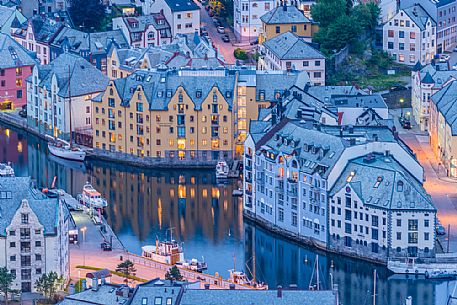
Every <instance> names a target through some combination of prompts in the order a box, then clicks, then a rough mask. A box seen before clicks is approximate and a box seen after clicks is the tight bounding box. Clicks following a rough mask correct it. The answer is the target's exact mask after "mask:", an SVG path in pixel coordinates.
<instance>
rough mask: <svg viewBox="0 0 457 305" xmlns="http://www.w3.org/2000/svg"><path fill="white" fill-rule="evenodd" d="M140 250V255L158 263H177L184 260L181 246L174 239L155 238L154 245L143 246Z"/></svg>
mask: <svg viewBox="0 0 457 305" xmlns="http://www.w3.org/2000/svg"><path fill="white" fill-rule="evenodd" d="M141 251H142V254H141V256H143V257H145V258H149V259H152V260H153V261H156V262H159V263H164V264H168V265H177V264H178V263H180V262H184V253H183V250H182V246H181V244H179V243H178V242H177V241H175V240H170V241H163V242H160V241H159V240H158V239H156V244H155V246H154V245H147V246H144V247H142V248H141Z"/></svg>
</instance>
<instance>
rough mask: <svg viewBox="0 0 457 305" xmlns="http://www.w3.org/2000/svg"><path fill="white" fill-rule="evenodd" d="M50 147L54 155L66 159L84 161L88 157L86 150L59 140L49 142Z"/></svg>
mask: <svg viewBox="0 0 457 305" xmlns="http://www.w3.org/2000/svg"><path fill="white" fill-rule="evenodd" d="M48 149H49V152H50V153H51V154H52V155H54V156H56V157H59V158H63V159H66V160H72V161H84V159H85V158H86V152H85V151H84V150H82V149H80V148H77V147H71V145H66V144H65V143H60V142H59V141H54V142H49V143H48Z"/></svg>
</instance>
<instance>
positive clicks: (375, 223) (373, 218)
mask: <svg viewBox="0 0 457 305" xmlns="http://www.w3.org/2000/svg"><path fill="white" fill-rule="evenodd" d="M371 225H372V226H373V227H377V226H378V216H374V215H373V216H371Z"/></svg>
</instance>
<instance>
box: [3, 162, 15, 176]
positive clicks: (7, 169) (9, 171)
mask: <svg viewBox="0 0 457 305" xmlns="http://www.w3.org/2000/svg"><path fill="white" fill-rule="evenodd" d="M0 177H14V169H13V168H12V167H11V165H10V164H9V163H8V164H5V163H0Z"/></svg>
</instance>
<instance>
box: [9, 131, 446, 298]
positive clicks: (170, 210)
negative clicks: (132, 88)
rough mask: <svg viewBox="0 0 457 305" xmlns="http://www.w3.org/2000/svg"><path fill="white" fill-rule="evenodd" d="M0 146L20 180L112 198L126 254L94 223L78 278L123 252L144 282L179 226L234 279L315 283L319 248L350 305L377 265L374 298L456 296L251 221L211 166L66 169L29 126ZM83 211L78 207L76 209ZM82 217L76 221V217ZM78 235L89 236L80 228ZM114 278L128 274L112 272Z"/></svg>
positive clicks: (323, 270)
mask: <svg viewBox="0 0 457 305" xmlns="http://www.w3.org/2000/svg"><path fill="white" fill-rule="evenodd" d="M6 134H8V135H9V136H6ZM0 142H1V143H3V144H5V147H7V149H6V151H3V152H0V154H1V155H0V162H5V161H6V160H10V161H11V162H12V166H13V168H14V169H15V172H16V175H17V176H26V175H30V176H32V178H33V179H34V180H35V181H36V184H37V186H39V187H50V186H51V184H52V182H53V180H54V177H56V180H55V187H56V188H59V189H64V190H66V191H67V192H68V193H69V194H71V195H72V196H73V197H76V196H77V194H79V193H81V191H82V188H83V186H84V184H85V183H86V182H88V181H90V183H91V184H92V185H93V186H94V188H95V189H96V190H97V191H99V192H100V193H101V194H102V196H104V197H105V198H106V199H107V201H108V203H109V204H108V207H107V208H106V211H105V217H106V222H107V223H108V224H109V227H110V228H111V229H112V231H113V232H114V233H115V235H116V236H117V237H118V240H119V241H120V242H121V243H122V245H123V246H124V247H125V248H126V249H127V250H128V251H129V254H126V253H127V252H125V251H124V250H123V248H122V247H121V245H120V244H118V245H116V243H115V242H114V241H113V250H112V251H111V252H110V251H103V250H102V249H101V247H100V243H101V242H103V240H104V239H103V237H102V235H101V234H100V233H99V231H98V230H92V229H87V231H86V239H87V242H86V243H84V242H81V243H80V244H79V246H77V245H71V257H70V264H71V266H72V278H74V279H77V278H78V276H79V275H80V276H81V277H83V276H84V275H85V274H86V273H87V272H89V271H92V270H86V269H81V268H79V269H78V268H75V267H76V266H83V265H87V266H92V267H97V266H106V268H108V269H110V270H114V269H115V268H116V266H117V264H118V263H119V262H120V255H121V254H123V259H124V260H125V259H126V258H129V259H131V260H135V259H138V262H135V265H137V269H138V271H137V276H138V277H139V278H143V277H145V278H148V277H156V276H163V275H164V272H165V271H163V270H162V271H160V270H157V269H152V268H149V267H147V266H145V267H144V268H143V266H141V263H140V261H142V259H141V247H143V246H145V245H152V244H154V243H155V240H156V237H157V236H159V239H160V240H165V239H166V236H167V231H168V230H169V229H170V228H175V230H174V234H173V235H174V236H175V239H176V240H177V241H179V242H183V243H184V249H185V254H186V257H188V258H193V257H196V258H200V257H201V256H202V255H204V259H205V262H207V264H208V270H207V271H206V273H207V274H209V275H211V276H213V275H215V273H216V272H217V273H218V274H219V275H221V276H222V277H223V278H228V277H229V271H228V270H230V269H233V268H234V261H236V269H238V270H243V271H244V272H245V273H247V274H250V272H249V270H251V272H252V273H253V274H255V275H256V278H257V280H259V281H262V282H265V283H267V284H268V286H269V287H273V288H274V287H276V286H278V285H283V286H288V285H291V284H292V285H293V284H295V285H297V286H298V287H300V288H304V289H308V287H309V283H310V281H311V275H312V271H313V266H314V260H315V257H316V254H319V262H320V263H319V266H320V275H321V276H320V281H321V284H322V285H323V287H326V288H328V287H330V284H331V281H333V283H334V284H337V285H338V287H339V291H340V296H341V301H342V303H343V304H352V303H354V302H357V303H360V304H364V302H366V300H367V298H369V297H370V295H372V290H373V270H374V269H376V270H377V276H378V279H377V285H378V296H379V297H378V302H377V304H382V305H387V304H398V303H399V300H400V299H401V298H403V297H406V296H408V295H411V296H413V299H414V300H417V302H420V303H421V304H431V305H441V304H445V301H446V296H447V295H450V294H451V293H452V290H453V287H454V285H455V281H449V280H439V281H435V280H433V281H431V280H427V279H425V278H424V276H417V277H416V276H413V275H410V276H409V277H406V275H392V273H391V272H389V271H388V269H387V268H385V267H382V266H380V265H377V264H371V263H368V262H363V261H359V260H355V259H350V258H346V257H344V256H341V255H337V254H328V253H325V252H321V251H317V250H315V249H313V248H311V247H307V246H303V245H299V244H296V243H294V242H291V241H288V240H284V239H283V238H281V237H280V236H279V235H277V234H274V233H271V232H269V231H266V230H264V229H262V228H261V227H259V226H257V225H255V224H254V223H251V222H249V221H246V220H244V219H243V215H242V203H241V201H240V198H234V197H232V192H233V190H236V189H237V185H236V181H235V180H228V181H225V182H224V183H220V182H218V181H217V180H216V178H215V175H214V171H211V170H209V171H206V170H201V171H198V172H193V171H189V170H180V171H177V170H169V171H164V170H139V169H137V168H133V167H128V166H123V165H121V164H112V163H106V162H95V161H91V160H89V162H85V163H83V165H84V166H81V167H68V166H66V165H65V164H61V163H60V162H56V161H55V160H53V159H52V158H49V156H48V153H47V151H46V145H45V142H43V141H41V140H39V139H36V138H33V137H30V136H28V137H27V139H26V136H25V135H24V133H22V132H18V131H16V130H13V129H8V131H6V130H5V129H4V128H3V129H2V130H1V131H0ZM19 150H20V151H21V152H20V153H18V151H19ZM73 213H75V212H73ZM81 214H82V213H81V212H76V214H74V215H81ZM75 221H76V222H77V223H78V216H76V217H75ZM81 221H82V222H81V225H82V227H84V226H86V227H88V228H89V226H90V228H97V227H98V226H96V225H95V224H94V223H93V222H92V221H91V220H90V219H89V218H85V219H84V220H83V219H81ZM81 225H79V226H81ZM80 234H81V233H80ZM90 234H93V235H94V236H95V239H94V240H93V241H92V242H89V240H90V239H91V237H89V235H90ZM80 240H83V236H82V234H81V237H80ZM451 248H452V243H451ZM101 254H103V259H101ZM125 255H127V256H125ZM234 258H235V259H234ZM101 263H103V264H104V265H102V264H101ZM94 265H95V266H94ZM140 266H141V268H140ZM140 269H141V270H140ZM78 270H79V271H78ZM330 274H331V275H330ZM112 280H113V281H121V280H122V279H121V278H116V276H115V275H114V276H113V278H112Z"/></svg>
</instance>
